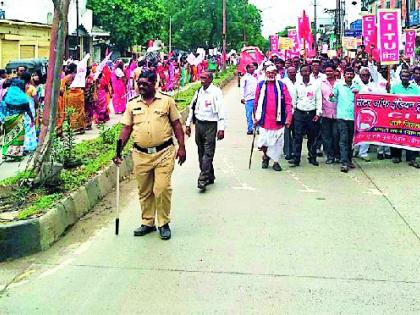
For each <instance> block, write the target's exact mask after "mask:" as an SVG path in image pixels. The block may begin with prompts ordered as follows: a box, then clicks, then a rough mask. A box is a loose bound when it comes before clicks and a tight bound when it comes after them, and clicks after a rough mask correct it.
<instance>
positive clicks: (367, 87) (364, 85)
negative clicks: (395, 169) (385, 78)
mask: <svg viewBox="0 0 420 315" xmlns="http://www.w3.org/2000/svg"><path fill="white" fill-rule="evenodd" d="M371 77H372V76H371V73H370V69H369V68H368V67H362V68H361V69H360V74H359V78H358V79H357V80H356V79H355V80H356V82H357V83H359V85H360V91H359V92H360V93H372V94H382V93H386V85H385V86H384V85H383V84H380V82H375V81H373V80H371ZM358 149H359V153H358V157H359V158H361V159H362V160H364V161H365V162H370V157H369V144H361V145H359V146H358ZM385 156H388V157H390V156H391V150H390V148H389V147H385V146H379V147H378V158H379V159H382V157H385Z"/></svg>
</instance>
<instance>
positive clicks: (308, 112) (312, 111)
mask: <svg viewBox="0 0 420 315" xmlns="http://www.w3.org/2000/svg"><path fill="white" fill-rule="evenodd" d="M295 111H297V112H300V113H304V114H313V113H316V109H312V110H301V109H299V108H296V109H295Z"/></svg>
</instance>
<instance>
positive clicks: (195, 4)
mask: <svg viewBox="0 0 420 315" xmlns="http://www.w3.org/2000/svg"><path fill="white" fill-rule="evenodd" d="M88 7H89V8H90V9H91V10H92V11H93V12H94V22H95V23H96V24H98V25H100V26H102V27H103V28H104V29H106V30H108V31H110V33H111V42H112V43H113V44H114V45H116V46H117V47H118V48H119V49H120V50H121V51H124V50H126V49H128V48H129V47H130V46H132V45H134V44H139V45H144V44H145V42H146V41H147V39H150V38H153V39H156V38H160V39H161V40H163V42H165V43H167V42H168V36H169V34H168V32H169V19H170V18H171V19H172V43H173V47H174V48H178V49H183V50H189V49H194V48H197V47H204V48H213V47H220V46H221V38H222V0H88ZM261 27H262V19H261V12H260V11H259V10H258V8H257V7H256V6H255V5H253V4H250V3H249V1H248V0H228V1H227V39H228V48H229V49H240V48H241V47H243V46H244V45H255V46H259V47H261V48H266V47H268V41H267V40H266V39H265V38H264V37H263V36H262V35H261Z"/></svg>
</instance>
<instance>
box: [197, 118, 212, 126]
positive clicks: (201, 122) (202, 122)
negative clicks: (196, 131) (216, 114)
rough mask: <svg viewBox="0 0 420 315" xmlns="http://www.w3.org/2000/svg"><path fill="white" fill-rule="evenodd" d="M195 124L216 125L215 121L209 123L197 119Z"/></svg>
mask: <svg viewBox="0 0 420 315" xmlns="http://www.w3.org/2000/svg"><path fill="white" fill-rule="evenodd" d="M197 122H199V123H200V124H208V125H211V124H217V121H211V120H199V119H197Z"/></svg>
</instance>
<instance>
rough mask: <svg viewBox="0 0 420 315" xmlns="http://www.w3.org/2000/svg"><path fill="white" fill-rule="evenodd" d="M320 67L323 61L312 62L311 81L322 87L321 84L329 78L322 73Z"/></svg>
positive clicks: (315, 60)
mask: <svg viewBox="0 0 420 315" xmlns="http://www.w3.org/2000/svg"><path fill="white" fill-rule="evenodd" d="M320 65H321V61H320V60H319V59H314V60H312V67H311V68H312V73H311V76H310V80H311V81H312V82H315V83H317V84H319V85H321V82H322V81H323V80H325V79H326V78H327V76H326V75H325V74H324V73H321V72H320Z"/></svg>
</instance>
